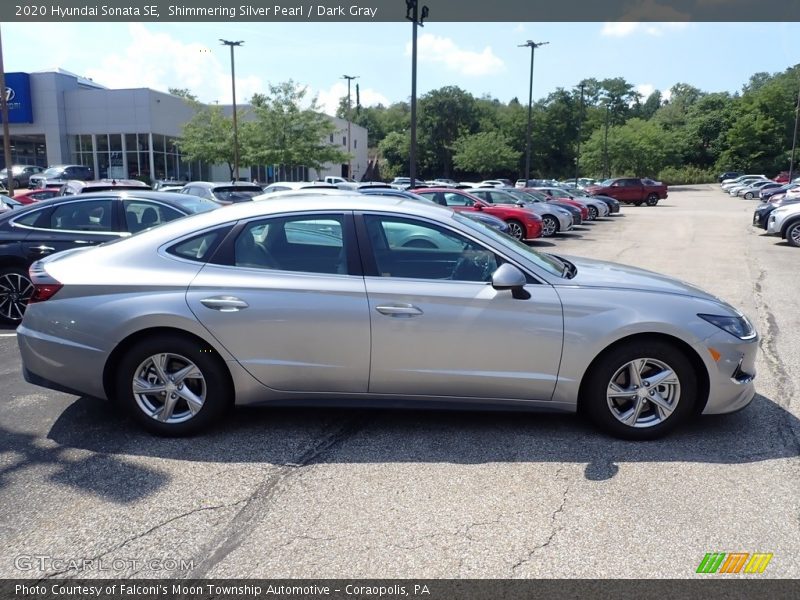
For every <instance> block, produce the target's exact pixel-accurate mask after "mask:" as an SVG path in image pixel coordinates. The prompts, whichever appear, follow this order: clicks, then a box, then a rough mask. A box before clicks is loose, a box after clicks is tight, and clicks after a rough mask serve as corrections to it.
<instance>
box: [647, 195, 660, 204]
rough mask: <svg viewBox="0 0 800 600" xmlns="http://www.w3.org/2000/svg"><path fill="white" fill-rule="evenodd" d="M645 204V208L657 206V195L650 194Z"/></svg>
mask: <svg viewBox="0 0 800 600" xmlns="http://www.w3.org/2000/svg"><path fill="white" fill-rule="evenodd" d="M645 202H646V203H647V206H655V205H656V204H658V194H656V193H653V194H650V195H649V196H648V197H647V200H646V201H645Z"/></svg>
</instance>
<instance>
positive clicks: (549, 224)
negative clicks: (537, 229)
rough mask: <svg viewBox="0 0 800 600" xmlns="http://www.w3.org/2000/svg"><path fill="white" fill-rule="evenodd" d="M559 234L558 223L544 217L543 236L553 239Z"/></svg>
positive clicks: (551, 218) (548, 217)
mask: <svg viewBox="0 0 800 600" xmlns="http://www.w3.org/2000/svg"><path fill="white" fill-rule="evenodd" d="M556 232H558V223H556V220H555V219H554V218H553V217H550V216H545V217H542V235H543V236H544V237H552V236H554V235H555V234H556Z"/></svg>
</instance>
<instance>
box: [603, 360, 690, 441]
mask: <svg viewBox="0 0 800 600" xmlns="http://www.w3.org/2000/svg"><path fill="white" fill-rule="evenodd" d="M680 397H681V384H680V380H679V379H678V376H677V374H676V373H675V371H674V370H673V369H672V368H671V367H670V366H669V365H668V364H667V363H665V362H663V361H660V360H657V359H654V358H637V359H635V360H632V361H629V362H627V363H625V364H624V365H622V366H621V367H620V368H619V369H617V371H616V372H615V373H614V375H613V376H612V377H611V380H610V381H609V382H608V386H607V387H606V402H607V404H608V408H609V410H610V411H611V414H612V415H613V416H614V418H616V419H617V420H618V421H619V422H620V423H623V424H624V425H627V426H629V427H634V428H647V427H654V426H656V425H659V424H661V423H663V422H664V421H666V420H667V419H668V418H669V417H670V415H671V414H672V413H673V412H674V411H675V409H676V408H677V406H678V402H679V401H680Z"/></svg>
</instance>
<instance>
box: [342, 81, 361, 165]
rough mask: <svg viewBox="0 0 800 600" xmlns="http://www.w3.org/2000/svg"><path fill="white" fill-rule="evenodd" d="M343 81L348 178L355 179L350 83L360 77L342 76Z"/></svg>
mask: <svg viewBox="0 0 800 600" xmlns="http://www.w3.org/2000/svg"><path fill="white" fill-rule="evenodd" d="M342 79H347V177H348V178H350V179H353V157H352V155H351V154H350V144H351V142H350V137H351V136H350V121H351V117H352V116H353V115H352V114H351V113H352V110H353V109H352V108H351V107H352V105H351V104H350V82H351V81H353V79H358V75H342Z"/></svg>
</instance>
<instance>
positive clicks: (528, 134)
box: [519, 40, 550, 185]
mask: <svg viewBox="0 0 800 600" xmlns="http://www.w3.org/2000/svg"><path fill="white" fill-rule="evenodd" d="M549 43H550V42H534V41H532V40H528V41H527V42H525V43H524V44H519V47H520V48H530V49H531V77H530V84H529V85H528V128H527V130H526V131H525V182H526V185H527V181H528V179H530V178H531V110H532V108H533V55H534V52H536V49H537V48H539V47H541V46H544V45H546V44H549Z"/></svg>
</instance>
